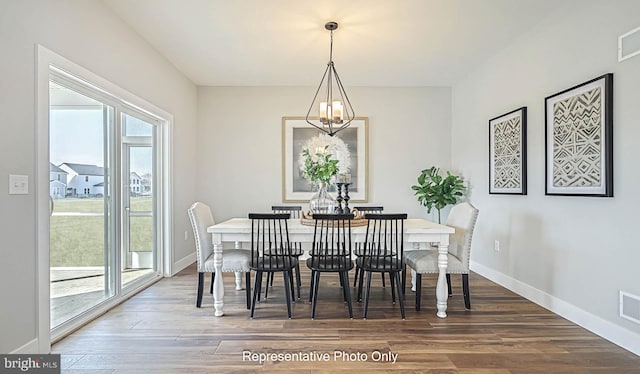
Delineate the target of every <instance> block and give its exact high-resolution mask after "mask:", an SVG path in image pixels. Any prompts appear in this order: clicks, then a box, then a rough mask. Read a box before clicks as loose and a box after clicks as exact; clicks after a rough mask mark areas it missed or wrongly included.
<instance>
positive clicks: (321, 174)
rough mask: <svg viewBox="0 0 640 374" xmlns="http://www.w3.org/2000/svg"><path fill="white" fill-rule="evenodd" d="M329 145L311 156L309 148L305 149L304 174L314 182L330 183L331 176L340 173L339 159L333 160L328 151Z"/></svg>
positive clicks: (303, 151)
mask: <svg viewBox="0 0 640 374" xmlns="http://www.w3.org/2000/svg"><path fill="white" fill-rule="evenodd" d="M328 148H329V146H328V145H327V146H325V147H324V150H323V151H321V152H316V154H315V157H313V156H311V154H310V153H309V149H303V150H302V155H303V157H304V170H303V171H302V176H303V177H304V178H305V179H306V180H308V181H309V182H311V183H313V184H320V183H325V184H326V183H329V182H330V181H331V177H333V176H334V175H336V174H338V160H333V159H332V158H331V154H330V153H328V152H327V150H328Z"/></svg>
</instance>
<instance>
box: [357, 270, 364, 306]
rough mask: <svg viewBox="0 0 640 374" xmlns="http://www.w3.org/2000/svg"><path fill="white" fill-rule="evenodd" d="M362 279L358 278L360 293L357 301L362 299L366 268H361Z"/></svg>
mask: <svg viewBox="0 0 640 374" xmlns="http://www.w3.org/2000/svg"><path fill="white" fill-rule="evenodd" d="M359 275H360V279H359V280H358V295H357V301H362V284H363V281H364V270H362V268H360V274H359Z"/></svg>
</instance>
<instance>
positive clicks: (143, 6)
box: [104, 0, 566, 87]
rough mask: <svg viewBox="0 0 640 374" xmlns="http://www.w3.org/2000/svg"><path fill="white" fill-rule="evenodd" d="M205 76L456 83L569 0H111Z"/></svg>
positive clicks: (284, 81)
mask: <svg viewBox="0 0 640 374" xmlns="http://www.w3.org/2000/svg"><path fill="white" fill-rule="evenodd" d="M104 2H105V3H106V4H107V5H108V6H109V7H110V8H111V9H113V11H114V12H115V13H116V14H117V15H118V16H119V17H120V18H122V19H123V20H124V21H125V22H126V23H127V24H129V25H130V26H131V27H132V28H133V29H135V30H136V31H137V32H138V33H139V34H140V35H141V36H142V37H143V38H144V39H146V40H147V41H148V42H149V43H150V44H151V45H153V46H154V47H155V48H156V49H157V50H158V51H159V52H160V53H161V54H162V55H164V56H165V57H166V58H167V59H168V60H169V61H170V62H171V63H173V64H174V65H175V66H176V67H177V68H178V69H179V70H180V71H181V72H182V73H184V74H185V75H186V76H187V77H188V78H189V79H191V80H192V81H193V82H194V83H195V84H197V85H202V86H265V85H269V86H271V85H276V86H280V85H282V86H290V85H296V86H300V85H304V86H307V85H317V84H318V83H319V82H320V78H321V76H322V73H323V71H324V68H325V67H326V63H327V62H328V59H329V32H328V31H326V30H325V29H324V24H325V23H326V22H327V21H337V22H338V23H339V25H340V26H339V28H338V30H336V31H335V32H334V62H335V66H336V69H337V71H338V73H339V74H340V77H341V78H342V81H343V83H344V85H345V86H347V87H348V86H450V85H452V84H453V83H454V82H455V81H456V80H457V79H459V78H460V77H462V76H464V75H466V74H467V73H468V72H469V71H470V70H471V69H473V67H474V66H475V65H477V64H478V63H481V62H483V61H485V60H486V59H487V58H489V57H491V56H492V55H493V54H495V53H496V52H497V51H499V50H500V49H501V48H504V47H505V46H506V45H508V44H509V43H511V42H513V41H514V40H516V39H517V38H518V37H519V36H521V35H523V34H524V33H526V32H527V31H528V30H530V29H531V28H532V27H533V26H534V25H536V24H537V23H538V22H540V21H541V20H542V19H543V18H544V17H546V16H548V15H550V14H551V13H552V12H554V11H557V10H558V7H559V5H558V3H560V2H566V0H395V1H392V0H350V1H346V0H322V1H318V0H268V1H266V0H243V1H242V0H241V1H233V0H104Z"/></svg>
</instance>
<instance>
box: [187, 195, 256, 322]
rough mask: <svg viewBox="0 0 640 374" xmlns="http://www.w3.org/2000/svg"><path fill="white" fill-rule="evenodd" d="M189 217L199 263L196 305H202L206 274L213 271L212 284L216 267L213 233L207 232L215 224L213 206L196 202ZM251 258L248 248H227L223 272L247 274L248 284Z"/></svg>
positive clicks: (248, 295)
mask: <svg viewBox="0 0 640 374" xmlns="http://www.w3.org/2000/svg"><path fill="white" fill-rule="evenodd" d="M188 212H189V219H190V220H191V226H192V227H193V235H194V238H195V241H196V260H197V265H198V297H197V299H196V307H198V308H200V306H201V305H202V290H203V288H204V274H205V273H212V277H211V284H212V285H213V280H214V277H215V268H214V266H213V243H212V242H211V234H209V233H208V232H207V227H209V226H212V225H214V224H215V222H214V220H213V215H212V214H211V208H209V206H208V205H206V204H204V203H201V202H195V203H193V205H191V207H190V208H189V209H188ZM250 259H251V251H249V250H247V249H225V250H224V260H223V262H222V272H224V273H230V272H234V273H238V274H239V273H240V272H243V273H245V274H246V284H247V285H249V284H251V273H250V268H249V261H250ZM239 279H240V278H238V279H237V280H236V289H238V286H237V283H238V280H239ZM245 288H246V290H247V309H249V308H250V307H251V295H250V293H251V291H250V287H245Z"/></svg>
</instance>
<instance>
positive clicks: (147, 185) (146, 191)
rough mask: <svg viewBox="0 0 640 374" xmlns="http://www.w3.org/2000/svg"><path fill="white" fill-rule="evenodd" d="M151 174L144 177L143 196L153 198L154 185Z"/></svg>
mask: <svg viewBox="0 0 640 374" xmlns="http://www.w3.org/2000/svg"><path fill="white" fill-rule="evenodd" d="M151 178H152V176H151V173H145V174H143V175H142V181H141V182H140V183H142V196H151V193H152V183H151Z"/></svg>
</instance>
